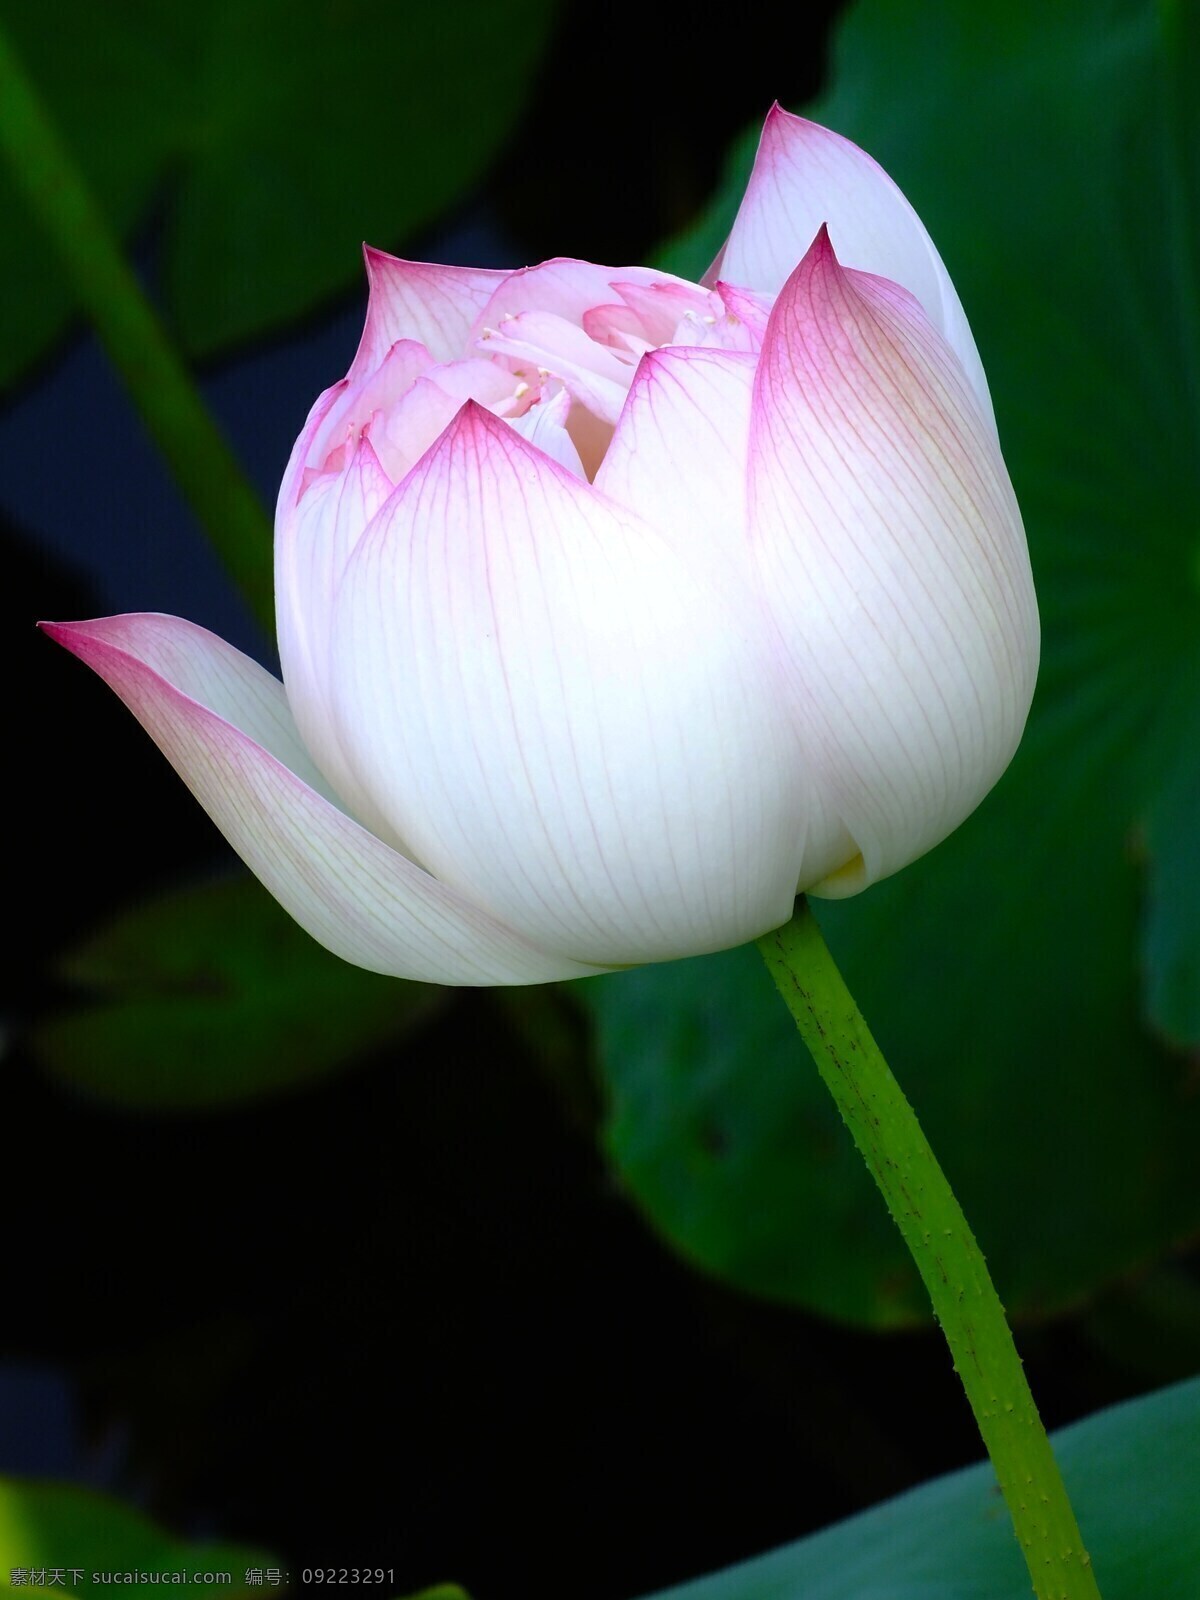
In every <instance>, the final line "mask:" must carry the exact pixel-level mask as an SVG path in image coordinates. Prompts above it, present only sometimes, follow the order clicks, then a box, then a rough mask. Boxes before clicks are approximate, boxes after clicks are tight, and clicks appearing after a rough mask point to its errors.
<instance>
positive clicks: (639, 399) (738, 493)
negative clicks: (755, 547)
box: [595, 347, 756, 581]
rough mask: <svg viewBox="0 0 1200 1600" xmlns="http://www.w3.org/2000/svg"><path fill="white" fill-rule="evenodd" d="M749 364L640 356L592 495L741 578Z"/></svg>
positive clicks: (684, 355)
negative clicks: (722, 559)
mask: <svg viewBox="0 0 1200 1600" xmlns="http://www.w3.org/2000/svg"><path fill="white" fill-rule="evenodd" d="M755 365H756V361H755V357H754V356H752V355H747V354H743V353H741V352H734V351H726V350H716V349H691V348H686V347H679V348H667V349H663V350H655V351H652V352H651V353H650V354H648V355H645V356H643V357H642V360H641V361H640V362H639V364H638V369H637V372H636V374H635V376H634V380H633V383H632V385H631V386H630V390H629V394H628V397H627V398H626V401H625V408H624V410H623V411H622V413H621V417H620V420H619V422H618V423H617V428H616V431H615V433H614V434H613V437H612V443H611V444H610V445H609V447H608V451H607V454H606V455H605V457H604V460H603V462H602V463H601V465H600V470H599V471H598V472H597V474H596V479H595V484H596V488H597V489H599V490H602V491H603V493H604V494H606V495H608V496H610V497H611V498H612V499H613V500H616V501H618V502H619V503H620V504H621V505H623V506H627V507H628V508H629V509H630V510H631V511H633V512H635V513H636V514H638V515H639V516H641V517H644V518H645V520H646V521H647V522H649V523H651V524H652V525H653V526H654V527H656V528H662V529H672V528H679V529H681V530H686V539H687V542H688V543H689V544H690V545H692V546H693V547H694V548H695V550H696V551H697V552H698V553H700V554H701V555H702V557H703V558H704V559H708V556H707V553H708V552H709V551H721V552H723V553H724V555H725V556H726V557H727V558H728V559H729V560H730V561H731V562H732V563H733V564H734V565H735V566H736V567H737V568H738V569H739V571H740V573H741V575H742V579H743V581H748V580H749V576H750V571H751V568H750V560H749V557H750V545H749V541H748V539H747V535H746V529H747V513H746V452H747V449H748V445H749V438H750V399H751V395H752V393H753V388H754V369H755Z"/></svg>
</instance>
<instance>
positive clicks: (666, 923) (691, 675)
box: [333, 404, 804, 963]
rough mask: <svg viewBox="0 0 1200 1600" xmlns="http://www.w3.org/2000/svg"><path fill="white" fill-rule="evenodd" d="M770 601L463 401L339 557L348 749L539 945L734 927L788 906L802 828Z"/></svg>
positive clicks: (369, 783)
mask: <svg viewBox="0 0 1200 1600" xmlns="http://www.w3.org/2000/svg"><path fill="white" fill-rule="evenodd" d="M673 540H674V542H672V541H673ZM714 576H719V579H720V581H714ZM756 607H757V602H756V601H755V600H754V599H753V598H752V597H751V596H750V595H749V593H748V591H745V590H742V591H739V590H738V589H737V588H736V587H735V586H733V585H731V584H729V583H728V582H727V581H725V576H724V574H723V573H721V574H719V575H718V574H716V573H715V572H714V570H712V569H710V566H709V564H708V563H706V561H705V559H704V556H703V553H702V552H701V551H699V550H698V549H696V548H695V547H694V545H693V544H692V543H691V542H690V541H689V539H688V537H687V534H686V530H685V529H680V530H678V532H677V536H676V535H674V534H673V535H671V536H667V535H664V534H663V533H661V532H660V531H658V530H655V529H651V528H649V527H648V526H646V525H645V524H644V523H643V522H641V521H640V519H638V518H636V517H635V516H633V514H632V513H630V512H628V511H626V510H625V509H623V508H621V507H618V506H616V505H615V504H613V503H612V502H611V501H610V500H608V499H607V498H606V497H604V496H602V495H600V494H598V493H597V492H596V491H595V490H594V489H592V488H590V487H589V486H588V485H587V484H586V483H581V482H580V481H579V480H578V479H576V478H574V477H572V476H571V475H570V474H569V473H566V472H564V471H562V470H561V469H560V468H558V467H556V466H555V465H554V464H553V463H552V462H551V461H550V460H549V459H548V458H547V457H546V456H544V455H543V454H541V453H540V452H539V451H536V450H534V449H532V448H531V447H530V446H529V445H528V444H527V443H526V442H525V441H524V440H523V439H521V438H520V437H519V436H518V434H517V433H516V431H515V430H514V429H513V428H511V427H509V426H508V425H507V424H505V423H504V422H502V421H499V420H498V419H497V418H495V417H493V416H492V415H490V413H488V412H486V411H484V410H482V409H481V408H480V407H479V406H477V405H474V404H471V405H468V406H466V407H464V409H463V411H462V412H461V413H460V415H459V417H458V418H457V419H456V421H455V423H454V424H453V425H452V427H451V428H449V429H448V430H447V431H446V433H445V434H443V435H442V438H441V439H440V440H439V442H438V444H437V445H436V446H435V447H434V449H433V450H432V451H431V452H430V454H429V455H428V456H427V457H426V458H425V460H424V461H423V462H422V463H421V465H420V467H419V468H418V469H417V470H416V471H415V472H414V473H413V474H412V476H411V477H410V478H409V479H408V480H406V482H405V483H404V484H402V485H400V487H399V488H398V489H397V491H396V493H395V495H394V496H393V498H392V500H391V501H390V502H389V504H388V506H387V507H385V509H384V510H383V511H382V512H381V513H380V515H379V516H378V517H377V518H376V521H375V523H374V524H373V526H372V528H371V529H370V531H369V532H368V534H367V536H366V537H365V538H364V539H363V540H362V542H361V543H360V544H359V546H358V549H357V551H356V553H355V556H354V558H353V560H352V562H351V565H350V568H349V570H348V571H347V574H346V577H345V580H344V583H343V587H342V597H341V602H340V606H339V611H338V619H337V624H336V627H335V647H334V653H333V661H334V676H335V707H336V711H337V715H338V718H339V721H340V724H341V733H342V741H343V745H344V746H345V748H346V749H347V751H348V752H349V753H350V755H351V758H352V760H353V761H354V763H355V765H356V768H357V770H358V773H359V776H360V779H361V781H362V782H363V784H364V785H365V786H366V787H367V788H368V789H369V790H370V792H371V793H372V794H373V795H374V796H375V797H376V799H377V801H378V803H379V805H380V806H381V808H382V809H384V810H385V811H386V812H387V814H388V815H389V816H390V817H391V818H392V821H393V826H394V827H395V828H396V829H397V831H398V832H399V833H401V834H402V835H403V836H404V837H405V838H406V839H410V840H411V841H412V844H413V846H414V848H415V850H416V851H417V854H418V856H419V857H420V859H421V860H422V861H424V862H425V863H426V864H427V865H428V866H429V867H430V868H431V870H433V871H434V872H436V873H437V875H438V877H439V878H440V879H442V880H443V881H444V882H447V883H454V884H456V885H457V886H458V887H459V888H461V889H462V890H463V891H464V892H465V893H469V894H470V895H471V896H472V897H473V898H478V899H479V900H480V901H481V902H482V903H483V904H485V905H487V906H489V907H490V908H491V909H492V910H493V911H494V912H495V913H496V915H498V916H500V917H502V918H503V920H504V921H505V922H506V923H508V924H510V925H511V926H513V927H518V928H520V929H521V930H522V931H523V932H524V933H525V934H526V935H527V936H528V937H529V938H531V939H533V940H535V941H536V942H537V943H539V944H545V945H546V946H547V947H551V948H555V949H562V950H566V951H569V952H571V953H572V954H573V955H575V956H576V957H577V958H578V959H580V960H587V961H595V962H602V963H616V962H621V963H626V962H635V961H644V960H665V959H668V958H671V957H674V956H680V955H687V954H693V953H696V952H699V951H703V950H713V949H717V948H720V947H723V946H726V945H730V944H738V943H741V942H742V941H744V940H746V939H749V938H751V937H753V936H754V935H755V934H757V933H761V932H763V931H764V930H765V929H766V928H769V927H773V926H776V925H777V924H778V923H780V922H782V921H784V920H785V919H786V918H787V917H788V916H789V915H790V912H791V905H792V896H793V889H794V884H795V879H796V873H797V871H798V869H799V862H800V858H801V854H802V850H803V828H804V812H803V794H804V784H803V780H802V778H800V776H799V775H798V773H797V770H796V759H797V754H798V752H797V747H796V743H795V737H794V733H793V731H792V729H791V727H790V724H789V722H788V719H787V716H786V712H782V711H781V710H780V702H781V698H782V696H781V686H780V684H779V683H778V682H777V681H776V680H775V677H774V673H775V670H776V669H775V658H774V654H773V652H772V650H771V649H770V647H769V646H768V645H766V644H765V643H764V639H765V636H766V635H767V632H768V630H767V628H766V626H765V621H764V618H763V617H762V616H761V614H760V612H759V610H758V609H756Z"/></svg>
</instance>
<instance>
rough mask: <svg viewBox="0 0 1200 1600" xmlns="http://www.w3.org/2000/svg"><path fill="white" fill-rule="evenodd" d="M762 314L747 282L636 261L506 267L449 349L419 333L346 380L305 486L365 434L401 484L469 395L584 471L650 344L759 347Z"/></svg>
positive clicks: (355, 448) (320, 434) (313, 450)
mask: <svg viewBox="0 0 1200 1600" xmlns="http://www.w3.org/2000/svg"><path fill="white" fill-rule="evenodd" d="M769 312H770V300H769V299H767V298H766V297H764V296H761V295H756V294H752V293H751V292H750V291H748V290H742V289H737V288H735V287H733V286H732V285H729V284H725V283H718V284H717V285H716V287H715V288H714V289H712V290H708V289H704V288H702V287H700V286H699V285H698V284H694V283H688V282H686V281H685V280H684V279H682V278H674V277H670V276H668V275H666V274H663V273H655V272H653V271H651V270H649V269H647V268H643V267H629V268H619V269H606V268H602V267H596V266H593V265H591V264H590V263H585V262H574V261H555V262H546V263H544V264H543V265H542V266H540V267H530V268H527V269H526V270H524V271H522V272H515V273H512V274H511V275H510V276H509V277H508V278H506V279H505V280H504V282H503V283H502V284H501V286H500V287H499V288H498V289H497V290H496V292H495V293H494V294H493V295H492V297H491V299H490V301H489V302H488V303H487V305H485V306H484V308H483V310H482V312H481V313H480V314H479V316H478V317H477V318H476V320H475V322H474V324H473V326H472V327H471V329H470V330H469V332H468V335H467V337H466V340H465V342H464V347H463V350H462V353H461V355H460V356H459V357H458V358H457V359H455V360H451V361H442V362H438V361H435V360H434V358H433V357H432V356H431V355H430V353H429V350H428V349H427V348H426V346H425V345H424V344H422V343H420V342H419V341H417V340H415V339H399V340H397V341H396V342H395V343H394V344H393V345H392V346H391V348H390V349H389V350H388V352H387V354H386V356H385V357H384V359H383V361H382V362H381V363H380V365H379V366H378V367H377V368H376V369H375V371H374V372H373V373H371V374H370V375H369V376H367V377H366V378H365V379H363V380H361V381H359V382H357V383H354V382H351V383H347V384H346V385H344V386H343V388H342V390H341V391H340V392H339V393H338V394H337V395H336V397H335V398H334V399H333V401H332V403H331V405H330V407H329V409H328V411H327V412H326V414H325V416H324V418H323V419H322V420H321V423H320V425H319V426H318V427H317V428H316V429H315V430H314V432H313V435H312V437H311V439H310V443H309V449H308V451H307V453H306V458H305V470H304V474H303V478H302V481H301V487H300V493H301V496H303V494H304V493H305V491H306V490H307V489H308V488H309V487H310V486H311V484H312V483H313V482H314V481H315V480H316V479H318V478H320V477H322V476H324V475H326V474H329V473H341V472H342V471H344V469H345V468H346V466H347V465H348V464H349V463H350V461H351V460H353V459H354V458H355V456H356V455H357V454H358V452H359V449H360V446H361V445H362V444H363V442H364V441H365V442H366V443H369V445H370V447H371V450H372V451H373V453H374V456H375V458H376V460H377V461H378V464H379V466H380V468H381V469H382V471H383V472H384V473H385V474H386V476H387V478H388V479H389V480H390V482H391V483H392V484H393V485H394V484H397V483H399V482H400V480H401V479H402V478H404V477H405V476H406V475H407V474H408V473H409V472H410V471H411V470H412V468H413V467H414V466H415V465H416V464H417V462H418V461H419V460H420V459H421V457H422V456H423V455H424V454H425V452H426V450H428V449H429V447H430V446H431V445H432V444H433V443H434V441H435V440H436V439H437V438H438V437H439V435H440V434H441V433H442V432H443V430H444V429H445V428H446V427H447V426H448V425H449V423H450V422H451V421H452V420H453V418H454V416H455V414H456V413H457V412H458V411H459V410H460V408H461V407H462V406H463V404H464V403H465V402H466V401H467V400H473V401H475V402H476V403H477V404H479V405H481V406H484V407H486V409H487V410H489V411H491V412H492V413H493V414H494V415H495V416H498V417H502V418H503V419H504V420H505V421H506V422H507V423H509V424H510V425H511V426H512V427H513V428H515V429H516V430H517V431H518V432H519V433H521V434H523V435H524V436H525V437H526V438H527V439H528V440H529V441H530V442H531V443H533V444H536V445H537V446H538V448H539V449H542V450H544V451H545V452H546V454H547V455H549V456H550V457H551V458H552V459H553V460H555V461H557V462H558V464H559V465H560V466H562V467H565V468H566V469H567V470H568V471H570V472H572V473H574V474H576V475H577V476H579V477H581V478H586V479H588V480H589V481H590V480H591V479H592V478H594V477H595V475H596V472H597V470H598V469H599V466H600V463H601V461H602V460H603V459H604V455H605V452H606V451H607V449H608V446H609V443H610V441H611V439H612V436H613V431H614V429H615V428H616V425H617V421H618V418H619V417H620V414H621V410H622V407H623V406H624V403H625V396H626V395H627V393H628V391H629V387H630V384H631V383H632V382H633V376H634V373H635V371H636V369H637V365H638V362H639V361H640V360H641V359H642V357H643V356H644V355H645V354H646V353H647V352H648V351H651V350H655V349H661V348H662V347H663V346H667V345H685V346H698V347H704V346H716V347H720V348H724V349H733V350H748V351H753V352H757V351H758V350H759V349H760V348H761V346H762V340H763V334H764V332H765V329H766V322H767V317H768V315H769Z"/></svg>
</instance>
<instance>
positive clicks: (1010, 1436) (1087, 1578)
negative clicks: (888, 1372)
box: [758, 900, 1099, 1600]
mask: <svg viewBox="0 0 1200 1600" xmlns="http://www.w3.org/2000/svg"><path fill="white" fill-rule="evenodd" d="M758 947H759V949H760V950H761V952H762V955H763V959H764V960H765V961H766V963H767V966H768V967H769V968H770V970H771V975H772V977H773V978H774V979H775V982H776V984H777V985H778V987H779V992H780V994H782V996H783V998H784V1001H785V1003H786V1005H787V1007H788V1010H789V1011H790V1012H791V1013H792V1016H793V1017H794V1018H795V1019H796V1026H797V1027H798V1028H799V1029H800V1033H801V1035H802V1036H803V1039H804V1042H805V1044H807V1045H808V1048H809V1049H810V1050H811V1051H812V1054H813V1058H814V1060H815V1061H816V1063H817V1069H818V1071H819V1072H820V1074H821V1076H822V1078H823V1079H824V1080H825V1083H826V1085H827V1087H828V1088H829V1090H830V1092H831V1094H832V1095H833V1098H834V1100H835V1101H836V1102H837V1107H838V1110H839V1111H840V1112H841V1114H842V1117H843V1120H844V1121H845V1123H846V1125H847V1127H848V1128H849V1129H850V1132H851V1134H852V1135H853V1137H854V1142H855V1144H857V1146H858V1148H859V1150H860V1151H861V1152H862V1154H863V1157H864V1158H865V1160H866V1163H867V1165H868V1167H870V1169H871V1172H872V1173H873V1174H874V1177H875V1181H876V1183H877V1184H878V1185H879V1187H880V1189H881V1190H882V1191H883V1197H884V1199H885V1200H886V1201H887V1206H888V1210H889V1211H890V1212H891V1214H892V1217H893V1219H894V1221H895V1223H896V1226H897V1227H898V1228H899V1229H900V1232H901V1233H902V1234H903V1235H904V1242H905V1243H906V1244H907V1246H908V1248H909V1250H910V1251H911V1252H912V1257H913V1260H914V1261H915V1262H916V1264H917V1270H918V1271H919V1272H920V1274H921V1277H922V1279H923V1280H924V1283H925V1287H926V1288H927V1289H928V1291H929V1297H930V1299H931V1300H932V1301H933V1309H934V1313H935V1315H936V1316H937V1319H938V1321H939V1322H940V1323H941V1326H942V1332H943V1333H944V1334H945V1336H946V1342H947V1344H948V1345H949V1346H950V1353H951V1355H952V1356H953V1358H954V1366H955V1369H956V1371H957V1372H958V1375H959V1377H960V1378H961V1379H962V1382H963V1387H964V1388H965V1389H966V1391H967V1399H968V1400H969V1401H970V1403H971V1409H972V1411H974V1413H975V1420H976V1422H977V1423H978V1424H979V1431H980V1433H981V1434H982V1435H983V1442H984V1444H985V1445H986V1446H987V1451H988V1455H989V1456H990V1457H991V1459H992V1465H993V1467H994V1468H995V1471H996V1478H997V1480H998V1482H999V1484H1000V1488H1001V1490H1002V1491H1003V1494H1004V1498H1005V1500H1006V1502H1007V1503H1008V1509H1009V1512H1010V1514H1011V1516H1012V1520H1013V1526H1014V1528H1015V1529H1016V1534H1017V1539H1018V1541H1019V1543H1020V1546H1021V1550H1022V1552H1023V1554H1024V1556H1025V1560H1026V1563H1027V1565H1028V1567H1029V1572H1030V1575H1031V1577H1032V1578H1033V1588H1034V1593H1035V1594H1036V1595H1037V1596H1038V1597H1039V1600H1099V1590H1098V1589H1097V1587H1096V1579H1095V1575H1094V1574H1093V1572H1092V1568H1091V1562H1090V1559H1089V1557H1088V1555H1087V1552H1086V1550H1085V1549H1084V1546H1083V1540H1082V1538H1081V1536H1080V1533H1079V1528H1078V1526H1077V1524H1076V1521H1075V1514H1074V1512H1073V1511H1072V1509H1071V1503H1070V1501H1069V1500H1068V1498H1067V1491H1066V1488H1065V1486H1064V1484H1063V1481H1062V1477H1061V1475H1060V1473H1059V1470H1058V1464H1057V1462H1056V1461H1055V1459H1054V1454H1053V1452H1052V1450H1051V1448H1050V1441H1049V1439H1047V1437H1046V1431H1045V1429H1044V1428H1043V1426H1042V1422H1041V1418H1040V1417H1039V1416H1038V1413H1037V1407H1036V1406H1035V1405H1034V1402H1033V1396H1032V1394H1031V1393H1030V1392H1029V1385H1028V1383H1027V1382H1026V1380H1025V1372H1024V1369H1023V1367H1022V1366H1021V1358H1020V1356H1018V1354H1017V1351H1016V1347H1015V1345H1014V1344H1013V1339H1012V1334H1011V1333H1010V1331H1009V1327H1008V1323H1007V1321H1006V1320H1005V1316H1004V1307H1003V1306H1002V1305H1001V1304H1000V1297H999V1296H998V1295H997V1293H996V1290H995V1287H994V1285H993V1283H992V1280H991V1277H990V1276H989V1274H988V1270H987V1267H986V1265H985V1264H984V1259H983V1255H982V1252H981V1251H980V1249H979V1246H978V1245H977V1244H976V1243H975V1239H974V1236H973V1235H972V1233H971V1229H970V1227H969V1226H968V1225H967V1219H966V1218H965V1217H964V1216H963V1214H962V1210H961V1208H960V1207H959V1204H958V1201H957V1200H956V1199H955V1198H954V1193H953V1191H952V1189H951V1188H950V1185H949V1183H948V1182H947V1180H946V1175H945V1173H944V1172H943V1171H942V1169H941V1167H939V1166H938V1163H937V1160H936V1158H935V1156H934V1154H933V1151H932V1150H931V1149H930V1147H929V1143H928V1141H927V1139H926V1138H925V1135H924V1134H923V1133H922V1132H921V1126H920V1124H919V1123H918V1121H917V1118H916V1115H915V1113H914V1112H913V1109H912V1107H911V1106H910V1105H909V1103H908V1101H907V1100H906V1099H905V1098H904V1094H903V1092H902V1090H901V1088H900V1085H899V1084H898V1083H897V1082H896V1080H895V1078H894V1077H893V1076H892V1074H891V1071H890V1070H889V1068H888V1064H887V1062H886V1061H885V1060H884V1059H883V1055H882V1054H881V1052H880V1049H879V1046H878V1045H877V1044H876V1043H875V1041H874V1039H872V1037H871V1034H870V1031H869V1030H868V1028H867V1025H866V1022H865V1021H864V1020H863V1016H862V1013H861V1012H860V1011H859V1009H858V1007H857V1006H856V1005H855V1003H854V1000H853V998H852V996H851V994H850V991H849V990H848V989H847V988H846V985H845V983H844V982H843V981H842V975H841V973H840V972H839V971H838V969H837V967H836V966H835V965H834V961H833V957H832V956H831V955H830V953H829V950H828V947H827V946H826V944H825V941H824V939H823V938H822V936H821V930H820V928H819V927H818V926H817V922H816V919H815V917H814V916H813V914H812V912H811V911H810V910H809V908H808V906H807V904H806V903H805V902H804V901H803V900H800V901H798V902H797V906H796V914H795V916H794V917H793V918H792V920H791V922H789V923H788V924H787V926H786V927H783V928H780V929H779V930H778V931H777V932H775V933H771V934H766V935H764V937H763V938H761V939H760V940H759V941H758Z"/></svg>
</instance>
